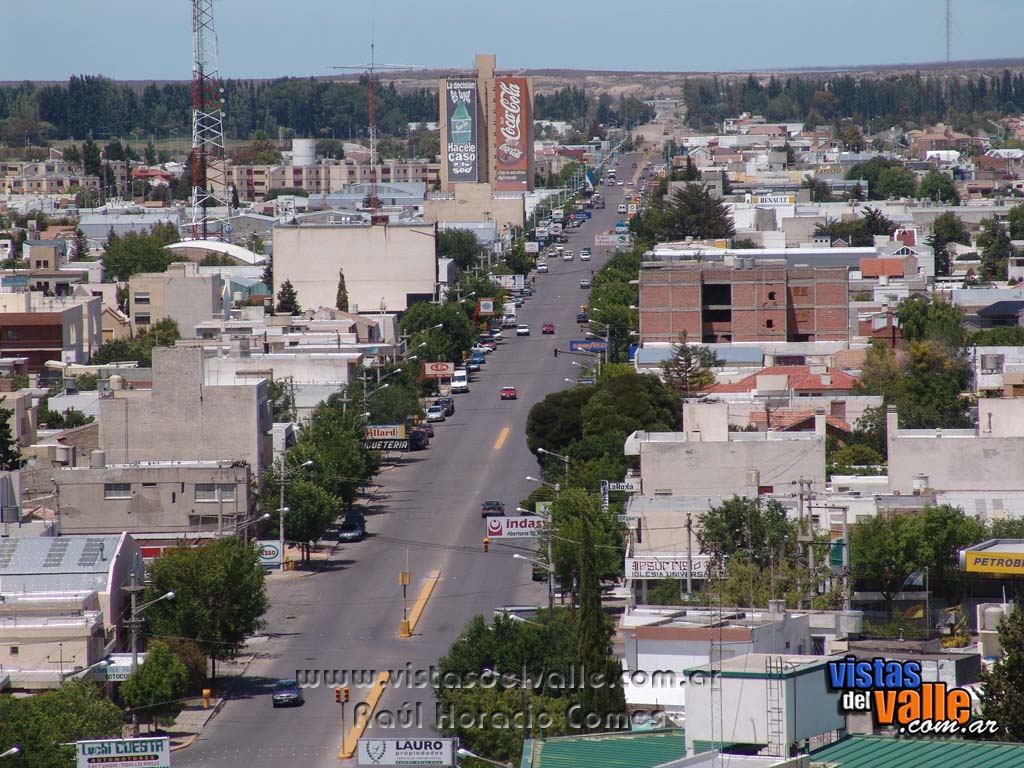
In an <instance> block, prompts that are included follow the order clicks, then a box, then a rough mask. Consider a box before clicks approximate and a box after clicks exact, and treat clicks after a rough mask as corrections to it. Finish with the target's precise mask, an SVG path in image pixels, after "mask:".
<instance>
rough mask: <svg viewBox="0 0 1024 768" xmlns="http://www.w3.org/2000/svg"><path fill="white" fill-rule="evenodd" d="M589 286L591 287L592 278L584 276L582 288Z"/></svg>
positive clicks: (581, 280) (581, 281)
mask: <svg viewBox="0 0 1024 768" xmlns="http://www.w3.org/2000/svg"><path fill="white" fill-rule="evenodd" d="M589 287H590V278H589V277H584V278H582V279H580V288H589Z"/></svg>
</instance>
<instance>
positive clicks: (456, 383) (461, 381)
mask: <svg viewBox="0 0 1024 768" xmlns="http://www.w3.org/2000/svg"><path fill="white" fill-rule="evenodd" d="M451 391H452V392H469V374H468V373H467V372H466V370H465V369H464V368H459V369H457V370H456V371H455V374H454V375H453V376H452V384H451ZM410 447H411V446H410Z"/></svg>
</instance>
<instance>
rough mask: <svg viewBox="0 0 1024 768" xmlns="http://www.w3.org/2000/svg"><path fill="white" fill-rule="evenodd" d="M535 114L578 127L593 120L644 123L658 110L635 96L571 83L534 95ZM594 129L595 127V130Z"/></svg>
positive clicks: (592, 122)
mask: <svg viewBox="0 0 1024 768" xmlns="http://www.w3.org/2000/svg"><path fill="white" fill-rule="evenodd" d="M533 114H534V118H535V119H537V120H563V121H565V122H569V123H572V124H573V125H574V126H575V127H576V128H577V130H584V129H587V128H589V127H590V126H591V125H592V124H594V123H597V124H600V125H609V124H612V123H616V124H623V125H624V124H626V123H630V124H632V123H642V122H646V121H648V120H650V119H651V118H652V117H653V116H654V111H653V110H652V109H651V108H650V106H648V105H647V104H646V103H645V102H644V101H642V100H641V99H638V98H636V97H635V96H628V97H627V96H625V95H620V96H619V98H618V99H613V98H612V97H611V96H609V95H608V94H607V93H602V94H598V95H595V94H593V93H588V92H587V90H586V89H584V88H579V87H578V86H575V85H568V86H566V87H565V88H561V89H559V90H557V91H555V92H554V93H549V94H544V93H538V94H536V95H535V96H534V97H533ZM591 133H593V131H591Z"/></svg>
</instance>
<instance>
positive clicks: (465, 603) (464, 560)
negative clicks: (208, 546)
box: [175, 154, 641, 768]
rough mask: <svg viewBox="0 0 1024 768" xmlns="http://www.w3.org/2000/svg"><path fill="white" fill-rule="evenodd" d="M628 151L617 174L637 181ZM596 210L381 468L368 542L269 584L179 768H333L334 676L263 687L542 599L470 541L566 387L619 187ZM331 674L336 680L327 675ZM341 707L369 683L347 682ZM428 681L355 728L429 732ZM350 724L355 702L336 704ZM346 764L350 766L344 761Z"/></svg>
mask: <svg viewBox="0 0 1024 768" xmlns="http://www.w3.org/2000/svg"><path fill="white" fill-rule="evenodd" d="M640 159H641V155H638V154H634V155H627V156H626V157H625V158H624V159H623V162H622V163H621V164H620V166H619V173H620V178H623V179H628V178H631V177H632V176H633V173H634V172H633V170H632V167H631V166H632V163H633V162H638V161H639V160H640ZM600 191H601V192H602V194H603V195H604V196H605V198H606V199H607V207H606V208H605V209H604V210H595V211H594V212H593V214H594V215H593V219H592V220H591V221H589V222H587V223H586V224H584V225H583V226H582V227H581V228H580V229H577V230H569V232H571V234H570V235H569V244H568V245H567V246H566V247H567V248H572V249H573V250H575V251H576V253H577V258H576V259H575V260H574V261H573V262H562V261H558V263H555V261H554V259H552V260H549V264H550V265H551V272H550V273H549V274H547V275H538V276H537V280H536V283H535V288H536V294H535V295H534V297H533V298H531V299H528V300H527V301H526V304H525V306H524V307H523V308H522V309H520V313H521V314H520V318H521V320H520V321H521V322H524V321H525V322H527V323H529V324H530V326H531V331H532V334H531V335H530V336H529V337H518V338H517V337H515V336H514V335H513V334H512V332H511V331H509V330H507V331H506V332H505V338H504V340H503V341H502V342H501V343H500V344H499V346H498V350H497V351H496V352H495V353H493V354H492V355H489V356H488V362H487V364H486V365H485V366H484V368H483V370H482V371H481V372H480V373H479V374H476V378H475V381H473V382H472V384H471V389H470V392H468V393H466V394H462V395H457V396H456V409H457V410H456V413H455V415H454V416H453V417H450V418H449V419H448V421H447V422H445V423H444V424H439V425H437V426H436V437H435V438H434V439H433V440H431V443H430V447H429V449H428V450H426V451H421V452H418V453H413V454H409V455H408V457H407V458H406V459H405V461H404V462H403V463H402V465H401V466H399V467H398V468H396V469H394V470H391V471H388V472H385V473H383V474H382V475H381V477H380V478H379V480H380V482H381V484H382V493H381V497H380V498H379V499H378V501H377V503H375V504H374V506H373V507H372V508H371V509H370V510H369V514H368V519H367V528H368V537H367V539H366V540H365V541H363V542H360V543H352V544H344V545H342V546H340V547H339V549H338V553H337V554H336V556H335V559H333V560H332V561H331V562H330V563H329V565H328V567H327V568H326V569H325V571H323V572H321V573H319V574H317V575H315V576H308V577H306V576H292V577H290V578H282V579H281V580H279V581H277V580H275V581H274V583H273V584H272V586H271V597H272V601H273V607H272V608H271V610H270V612H269V613H268V616H267V620H268V637H267V638H266V640H265V641H263V642H261V643H260V644H259V645H258V646H257V647H258V648H259V649H260V654H259V656H258V657H257V659H256V660H255V661H254V662H253V663H252V665H251V666H250V668H249V671H248V674H247V676H246V678H245V680H244V681H242V683H241V684H240V685H239V688H238V695H237V696H236V697H235V698H233V699H232V700H231V701H229V702H227V703H226V704H225V706H224V709H223V710H222V711H221V712H220V714H218V715H217V717H215V718H214V719H213V720H212V721H211V723H210V724H209V725H208V726H207V728H206V729H205V730H204V732H203V733H202V735H201V736H200V738H199V740H198V741H197V742H196V743H195V745H193V746H192V747H189V748H188V749H187V750H185V751H183V752H180V753H178V754H176V755H175V764H176V765H178V766H210V765H217V766H224V767H227V766H240V767H241V766H244V767H245V768H263V767H264V766H280V765H284V764H293V763H294V762H295V761H296V760H299V761H301V765H304V766H319V765H323V766H337V765H338V760H337V752H338V748H339V746H340V733H341V723H340V707H339V706H338V705H337V704H336V703H335V701H334V691H333V683H329V684H328V685H325V686H321V687H320V688H318V689H310V690H307V691H306V704H305V705H304V706H303V707H300V708H294V709H273V708H272V707H271V704H270V697H269V692H270V689H271V687H272V685H273V681H274V680H275V679H277V678H282V677H291V676H293V675H294V674H295V673H296V670H306V669H309V670H321V671H322V670H325V669H326V670H367V671H368V674H367V684H368V682H369V678H370V677H372V675H370V674H369V671H370V670H382V669H393V670H401V669H411V670H424V671H425V670H429V668H430V666H431V665H433V664H435V663H436V661H437V659H438V658H439V657H440V656H441V655H443V654H444V652H445V651H446V650H447V648H448V646H449V645H450V643H451V641H452V640H453V639H454V638H455V637H456V636H457V635H458V634H459V633H460V632H461V631H462V629H463V627H464V626H465V624H466V622H467V621H468V620H469V619H470V618H471V617H472V616H473V615H475V614H478V613H479V614H484V615H485V616H488V617H489V616H490V615H491V614H492V612H493V610H494V608H495V607H496V606H501V605H510V604H520V605H521V604H524V603H526V604H535V605H541V604H544V603H546V591H545V586H544V584H542V583H538V582H533V581H532V580H531V578H530V566H529V564H527V563H524V562H522V561H518V560H514V559H513V558H512V557H511V554H512V553H513V552H515V551H516V550H515V549H513V548H510V547H507V546H501V545H498V544H497V542H492V546H491V549H490V552H489V553H487V554H484V553H483V551H482V539H483V533H484V523H483V521H482V519H481V517H480V511H479V510H480V502H481V501H482V500H484V499H488V498H498V499H501V500H503V501H504V502H505V505H506V508H507V509H508V510H509V511H510V512H511V510H513V509H514V508H515V507H516V505H517V503H518V502H519V501H520V500H521V499H523V498H525V497H526V496H527V495H528V494H529V492H530V491H531V490H532V489H533V487H534V486H533V484H532V483H530V482H529V481H527V480H526V479H525V478H526V476H527V475H529V474H536V472H537V464H536V461H535V460H534V457H533V455H532V454H531V453H530V452H529V451H528V450H527V448H526V437H525V434H524V425H525V423H526V416H527V413H528V411H529V408H530V407H531V406H532V405H533V403H535V402H537V401H538V400H540V399H542V398H543V397H544V396H545V395H547V394H549V393H551V392H554V391H556V390H559V389H562V388H564V387H566V386H567V384H566V383H565V381H564V379H566V378H575V373H576V371H577V370H578V369H576V368H575V367H573V366H572V365H571V362H570V361H571V360H574V359H575V360H577V361H582V358H578V357H572V356H569V355H559V357H558V358H555V357H554V355H553V349H554V347H555V346H556V345H557V346H558V347H559V348H560V349H567V348H568V339H569V338H570V337H573V338H578V337H579V333H578V327H577V326H576V324H575V322H574V321H575V314H576V311H577V309H578V307H579V305H580V304H584V303H586V293H587V292H586V291H584V290H581V289H580V288H579V280H580V278H581V277H589V276H590V273H591V270H594V271H595V272H596V271H597V270H598V269H600V267H601V266H602V265H603V263H604V261H605V256H604V249H603V248H594V245H593V244H594V240H593V237H594V235H595V234H600V233H602V232H606V231H607V230H608V229H610V228H611V227H612V226H613V225H614V223H615V222H616V221H617V220H619V218H621V217H620V216H619V215H618V214H617V213H616V207H617V205H618V203H619V202H621V201H622V197H623V193H624V191H625V188H623V187H614V188H613V187H601V188H600ZM584 245H590V246H591V247H592V248H593V251H594V258H593V260H592V261H591V262H589V263H588V262H580V261H579V258H578V254H579V250H580V248H582V247H583V246H584ZM544 322H553V323H555V326H556V335H555V336H543V335H541V334H540V327H541V324H542V323H544ZM505 385H513V386H515V387H517V388H518V390H519V399H518V400H515V401H501V400H500V399H499V396H498V391H499V389H500V387H502V386H505ZM407 557H408V563H409V570H411V572H412V579H413V584H412V587H411V589H410V590H409V595H410V604H411V601H412V599H413V598H414V597H415V596H416V594H418V592H419V587H420V582H421V580H422V579H423V578H424V577H425V576H426V575H427V574H428V573H429V572H430V571H431V570H433V569H438V570H440V571H441V580H440V582H439V583H438V585H437V588H436V589H435V590H434V593H433V596H432V598H431V599H430V602H429V603H428V605H427V607H426V611H425V613H424V615H423V618H422V619H421V621H420V623H419V625H418V626H417V628H416V636H415V637H413V638H411V639H405V640H403V639H400V638H399V637H398V628H399V621H400V619H401V617H402V597H401V590H400V588H399V587H398V572H399V571H400V570H403V569H404V568H405V564H406V558H407ZM339 684H343V683H339ZM351 693H352V702H353V703H354V702H356V701H361V700H362V699H363V698H364V697H365V695H366V688H361V687H358V683H353V684H352V687H351ZM432 702H433V699H432V696H431V693H430V690H429V689H428V688H405V687H394V688H391V689H389V690H388V691H387V692H386V693H385V694H384V697H383V698H382V700H381V703H380V705H379V708H378V711H379V712H382V713H386V712H394V713H396V716H397V717H399V718H401V717H408V718H411V722H410V721H408V720H407V721H406V722H404V723H402V722H400V723H398V725H401V726H402V727H401V728H398V729H396V728H386V727H384V724H376V725H374V726H372V727H371V728H370V729H369V730H368V731H367V735H373V734H376V735H380V736H384V735H388V736H399V735H402V736H404V735H410V734H412V733H416V732H418V733H420V734H424V733H426V732H428V729H430V728H431V727H432V726H433V725H434V722H435V713H434V710H433V703H432ZM347 709H348V712H349V717H350V718H351V712H352V709H351V705H350V706H349V707H348V708H347ZM353 762H354V761H353Z"/></svg>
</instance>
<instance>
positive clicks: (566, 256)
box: [562, 251, 573, 261]
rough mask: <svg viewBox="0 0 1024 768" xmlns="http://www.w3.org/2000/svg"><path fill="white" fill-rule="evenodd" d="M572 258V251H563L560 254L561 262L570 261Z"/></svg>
mask: <svg viewBox="0 0 1024 768" xmlns="http://www.w3.org/2000/svg"><path fill="white" fill-rule="evenodd" d="M572 257H573V252H572V251H563V252H562V261H572Z"/></svg>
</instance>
